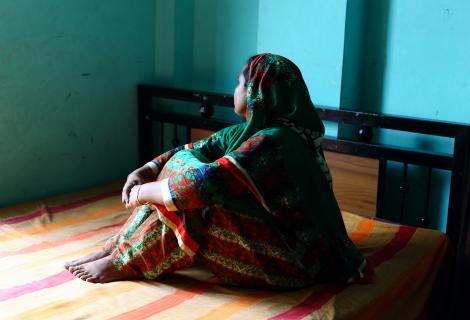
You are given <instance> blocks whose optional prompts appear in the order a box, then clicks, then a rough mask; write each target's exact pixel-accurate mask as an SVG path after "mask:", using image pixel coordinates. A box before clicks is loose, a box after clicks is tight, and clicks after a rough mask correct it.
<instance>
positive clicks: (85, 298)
mask: <svg viewBox="0 0 470 320" xmlns="http://www.w3.org/2000/svg"><path fill="white" fill-rule="evenodd" d="M73 282H75V283H73V284H72V283H71V285H68V286H67V285H63V286H62V287H61V288H59V292H55V294H52V292H50V291H53V290H55V289H56V288H51V289H45V290H43V292H42V294H43V295H46V296H47V295H50V296H51V297H52V298H56V297H57V296H60V291H62V292H64V291H67V290H77V288H78V289H80V290H81V291H83V293H82V294H81V295H77V294H76V293H75V294H74V295H73V296H72V295H70V296H69V298H68V299H66V298H59V299H50V300H49V302H47V300H48V299H44V300H43V304H42V305H41V306H38V307H36V308H32V309H30V310H28V311H26V312H22V313H19V314H17V315H16V316H17V317H18V319H22V320H29V319H34V320H36V319H52V318H56V319H71V318H76V317H82V318H84V317H85V315H86V318H87V319H90V318H92V317H93V314H94V313H98V312H99V313H100V315H99V316H98V315H96V316H95V317H96V318H101V319H102V316H103V313H101V312H103V311H108V312H110V311H111V312H112V313H114V312H116V310H118V309H119V308H121V309H122V306H121V307H120V306H119V305H116V304H115V303H112V304H110V305H109V310H106V309H108V308H106V307H104V308H103V309H101V310H96V306H95V307H93V308H89V310H88V311H86V310H84V309H85V308H86V307H89V306H90V305H92V304H93V303H96V301H100V304H101V305H103V306H104V304H105V303H106V301H107V300H114V299H116V298H118V297H119V295H123V294H128V293H129V294H132V291H134V290H136V289H139V288H140V286H139V282H132V281H122V282H116V283H112V284H106V285H100V284H92V283H88V282H85V281H82V280H79V279H76V280H73ZM126 296H127V295H126ZM107 297H109V298H108V299H107ZM128 297H129V296H128ZM25 298H26V299H28V298H27V297H25ZM20 299H21V298H20ZM26 299H25V300H26ZM28 300H29V299H28ZM123 300H125V301H127V303H126V308H127V307H128V305H129V299H123ZM26 301H27V300H26ZM77 311H78V314H77Z"/></svg>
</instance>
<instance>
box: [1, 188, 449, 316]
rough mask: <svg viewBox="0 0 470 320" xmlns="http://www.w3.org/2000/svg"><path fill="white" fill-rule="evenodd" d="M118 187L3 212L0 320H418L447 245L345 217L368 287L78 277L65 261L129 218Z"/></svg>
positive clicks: (189, 273) (423, 232)
mask: <svg viewBox="0 0 470 320" xmlns="http://www.w3.org/2000/svg"><path fill="white" fill-rule="evenodd" d="M120 187H121V183H114V184H110V185H106V186H102V187H100V188H95V189H90V190H87V191H83V192H79V193H74V194H68V195H64V196H60V197H55V198H51V199H48V200H44V201H40V202H34V203H27V204H23V205H18V206H14V207H9V208H4V209H0V318H1V319H132V320H135V319H172V320H173V319H291V320H293V319H361V320H363V319H397V318H398V317H399V318H400V320H404V319H415V318H417V317H418V316H420V315H421V316H422V310H423V309H424V307H425V306H426V303H427V298H428V296H429V293H430V290H431V288H432V286H433V283H434V280H435V277H436V271H437V269H438V267H439V265H440V264H441V262H442V260H443V257H444V253H445V251H446V247H447V238H446V236H445V235H444V234H442V233H440V232H437V231H434V230H428V229H421V228H414V227H408V226H402V225H397V224H390V223H385V222H380V221H376V220H371V219H366V218H363V217H360V216H357V215H354V214H350V213H347V212H343V217H344V220H345V223H346V226H347V230H348V233H349V235H350V237H351V239H352V240H353V241H354V242H355V243H356V244H357V245H358V246H359V248H360V249H361V250H362V252H364V254H365V255H366V256H368V259H369V260H370V261H373V263H374V264H375V277H374V282H373V283H372V284H353V285H337V284H321V285H317V286H314V287H311V288H306V289H302V290H296V291H286V292H278V291H276V292H274V291H259V290H248V289H241V288H233V287H228V286H223V285H221V284H219V282H218V281H217V279H216V278H215V277H214V276H213V275H211V274H210V273H209V272H207V271H206V270H204V269H203V268H202V267H199V266H195V267H193V268H190V269H186V270H182V271H179V272H177V273H176V274H174V275H170V276H167V277H164V278H162V279H159V280H158V281H149V282H146V281H122V282H114V283H109V284H92V283H87V282H84V281H81V280H79V279H75V278H74V277H73V276H72V275H70V274H69V273H68V272H67V271H65V270H64V269H63V267H62V266H63V263H64V262H65V261H67V260H70V259H74V258H77V257H80V256H82V255H84V254H87V253H89V252H91V251H93V250H96V249H97V248H98V247H99V246H100V245H101V244H103V243H104V241H105V240H106V239H107V238H108V237H110V236H111V235H112V234H113V233H115V232H116V231H117V230H118V228H119V226H120V225H121V224H122V223H123V222H124V221H125V220H126V218H127V217H128V216H129V214H130V212H129V211H128V210H126V209H125V208H124V207H123V206H122V204H121V202H120Z"/></svg>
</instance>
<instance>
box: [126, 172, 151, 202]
mask: <svg viewBox="0 0 470 320" xmlns="http://www.w3.org/2000/svg"><path fill="white" fill-rule="evenodd" d="M152 181H155V176H154V174H153V171H152V169H151V168H150V167H148V166H146V165H144V166H142V167H140V168H138V169H136V170H134V171H133V172H131V173H130V174H129V175H128V176H127V180H126V183H125V184H124V187H123V188H122V203H123V204H124V205H125V206H126V208H131V207H136V206H138V205H140V203H139V199H138V191H139V189H140V187H141V186H142V185H143V184H145V183H149V182H152Z"/></svg>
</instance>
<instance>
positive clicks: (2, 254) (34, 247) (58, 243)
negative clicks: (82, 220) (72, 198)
mask: <svg viewBox="0 0 470 320" xmlns="http://www.w3.org/2000/svg"><path fill="white" fill-rule="evenodd" d="M123 223H124V221H122V222H119V223H115V224H112V225H108V226H103V227H100V228H97V229H95V230H91V231H86V232H82V233H80V234H77V235H75V236H73V237H70V238H68V239H66V240H56V241H44V242H41V243H38V244H33V245H31V246H28V247H25V248H22V249H20V250H16V251H4V252H0V259H1V258H4V257H8V256H13V255H18V254H26V253H33V252H37V251H41V250H45V249H50V248H54V247H58V246H62V245H65V244H68V243H71V242H74V241H79V240H83V239H86V238H90V237H92V236H94V235H97V234H100V233H103V232H106V231H109V230H112V229H114V228H117V227H119V226H121V225H122V224H123Z"/></svg>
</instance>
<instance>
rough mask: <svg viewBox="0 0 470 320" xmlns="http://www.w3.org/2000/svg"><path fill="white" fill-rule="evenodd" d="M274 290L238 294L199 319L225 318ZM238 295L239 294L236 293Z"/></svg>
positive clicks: (271, 293)
mask: <svg viewBox="0 0 470 320" xmlns="http://www.w3.org/2000/svg"><path fill="white" fill-rule="evenodd" d="M275 294H276V293H274V292H269V291H254V292H250V293H247V294H245V295H242V296H238V297H237V298H236V299H233V300H232V301H229V302H227V303H224V304H223V305H221V306H220V307H219V308H217V309H216V310H212V311H211V312H209V313H208V314H206V315H205V316H203V317H200V318H199V320H219V319H226V318H228V317H229V316H231V315H233V314H235V313H237V312H240V311H241V310H244V309H247V308H249V307H251V306H252V305H254V304H257V303H259V302H260V301H262V300H264V299H266V298H268V297H271V296H273V295H275ZM238 295H239V294H238Z"/></svg>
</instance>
